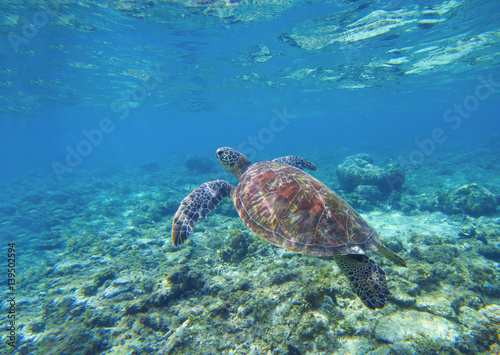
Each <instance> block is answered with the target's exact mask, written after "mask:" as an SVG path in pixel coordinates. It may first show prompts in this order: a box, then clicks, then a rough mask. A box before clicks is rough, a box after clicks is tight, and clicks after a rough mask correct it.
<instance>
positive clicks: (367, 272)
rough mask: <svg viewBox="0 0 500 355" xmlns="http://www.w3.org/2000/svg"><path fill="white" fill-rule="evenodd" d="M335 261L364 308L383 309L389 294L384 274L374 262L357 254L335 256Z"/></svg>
mask: <svg viewBox="0 0 500 355" xmlns="http://www.w3.org/2000/svg"><path fill="white" fill-rule="evenodd" d="M335 261H336V262H337V265H338V266H339V268H340V269H341V270H342V272H343V273H344V274H345V275H346V276H347V278H348V279H349V281H350V282H351V285H352V287H353V288H354V290H355V291H356V294H357V295H358V296H359V298H360V299H361V301H363V303H364V304H365V306H366V307H368V308H370V309H379V308H384V306H385V302H386V301H387V297H388V296H389V293H390V292H389V288H388V286H387V280H386V278H385V272H384V270H382V269H381V268H380V267H379V266H378V265H377V263H376V262H375V261H373V260H371V259H370V258H369V257H367V256H366V255H357V254H348V255H336V256H335Z"/></svg>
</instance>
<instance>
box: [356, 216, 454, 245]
mask: <svg viewBox="0 0 500 355" xmlns="http://www.w3.org/2000/svg"><path fill="white" fill-rule="evenodd" d="M363 217H364V218H366V220H367V221H368V223H370V224H371V225H372V226H373V227H374V228H375V229H376V230H377V231H378V233H379V234H380V236H381V238H382V239H392V238H397V239H401V240H402V241H403V242H405V243H407V242H408V237H409V236H410V235H411V233H418V234H420V235H428V236H432V235H436V236H439V237H443V238H444V237H455V238H458V233H459V231H460V229H461V223H460V222H456V221H452V220H450V219H449V217H448V216H446V215H445V214H444V213H441V212H434V213H430V212H423V213H421V214H419V215H415V216H408V215H405V214H402V213H401V212H396V211H394V212H378V211H373V212H369V213H366V214H363Z"/></svg>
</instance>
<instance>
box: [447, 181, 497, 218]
mask: <svg viewBox="0 0 500 355" xmlns="http://www.w3.org/2000/svg"><path fill="white" fill-rule="evenodd" d="M439 207H440V208H441V210H442V211H443V212H445V213H448V214H457V213H466V214H468V215H471V216H475V217H479V216H484V215H488V214H492V213H493V212H495V211H496V209H497V199H496V196H495V195H494V194H493V193H492V192H490V191H488V190H487V189H485V188H484V187H481V186H479V185H478V184H467V185H464V186H461V187H459V188H458V189H456V190H453V191H450V192H445V193H442V194H441V195H440V196H439Z"/></svg>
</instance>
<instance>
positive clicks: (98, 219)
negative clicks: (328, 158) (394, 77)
mask: <svg viewBox="0 0 500 355" xmlns="http://www.w3.org/2000/svg"><path fill="white" fill-rule="evenodd" d="M171 165H172V166H171V167H169V164H166V168H163V167H161V168H160V169H159V170H156V171H154V172H152V173H151V174H149V173H148V174H145V173H144V170H142V169H136V170H135V171H132V172H130V171H127V172H126V173H120V172H118V173H112V174H110V173H109V172H108V171H105V172H100V171H89V172H88V176H87V177H86V178H83V177H82V178H81V179H77V180H76V182H71V183H68V184H65V183H63V184H62V185H55V184H54V183H53V182H52V181H45V180H43V179H40V178H37V179H36V180H34V181H33V182H31V184H32V185H31V188H30V189H24V187H23V186H22V185H19V186H9V188H8V189H5V190H4V191H2V192H3V196H5V197H4V201H3V202H2V205H1V206H0V224H1V225H2V232H0V238H1V239H2V240H12V239H14V240H19V241H22V243H23V248H22V251H20V253H21V254H20V259H22V260H23V269H22V270H21V271H20V273H19V275H18V279H17V282H18V290H22V292H20V293H19V303H18V304H19V307H20V309H22V312H19V314H18V315H19V319H18V321H19V323H18V324H19V325H20V327H19V328H18V331H17V335H18V342H17V349H16V350H15V352H14V351H12V350H11V349H9V347H8V346H7V345H6V341H5V340H6V339H5V335H4V334H2V342H0V352H2V353H5V354H38V353H40V354H42V353H43V354H60V355H63V354H70V353H75V354H89V355H90V354H107V355H114V354H203V355H204V354H267V353H273V354H281V355H297V354H308V353H309V354H391V353H406V354H467V355H469V354H479V355H483V354H484V355H486V354H490V353H495V352H498V350H496V349H497V348H498V344H500V336H499V332H500V325H499V324H500V322H499V318H500V317H499V314H500V311H499V309H500V308H499V307H498V304H500V296H499V295H500V281H499V280H498V273H499V269H498V262H499V260H500V219H499V216H498V210H497V211H491V212H490V214H489V215H485V216H481V217H477V216H475V215H467V214H464V212H460V214H452V215H447V214H444V213H442V212H440V211H439V209H440V207H439V204H438V205H437V208H436V210H433V211H429V210H426V211H423V208H422V205H423V202H424V201H426V200H429V199H432V198H434V197H435V201H437V197H436V196H439V195H440V192H441V191H445V190H446V189H447V188H450V187H451V186H453V185H451V184H452V183H450V184H449V185H446V184H442V185H440V186H435V187H426V186H427V185H426V186H424V185H419V184H421V183H422V182H426V183H427V181H428V180H426V178H427V176H428V174H429V172H428V171H426V170H422V171H417V172H416V173H415V174H416V176H415V177H412V178H411V179H408V181H407V182H406V183H405V189H401V190H397V191H393V192H391V193H390V195H389V196H388V197H387V199H385V200H382V201H381V200H380V199H381V197H380V196H381V194H382V192H381V191H380V190H379V188H378V187H375V185H373V184H371V185H367V184H361V185H359V186H356V187H355V188H354V189H353V192H352V193H349V194H348V197H349V198H352V199H357V201H358V203H359V204H360V208H361V209H362V210H363V211H362V212H363V213H364V216H365V217H366V219H367V220H368V221H369V222H370V224H372V225H373V226H374V227H375V228H376V229H377V231H379V233H380V236H381V239H382V241H383V242H384V244H385V245H387V246H388V247H389V248H390V249H392V250H394V251H396V252H397V253H398V254H400V255H401V256H402V257H403V258H405V260H407V262H408V268H406V269H404V268H399V267H397V266H394V264H392V263H391V262H389V261H387V260H386V259H384V258H382V257H381V256H380V255H378V254H377V253H370V254H369V256H370V257H371V258H373V259H375V260H376V261H377V263H378V264H380V265H381V266H382V267H383V269H384V270H385V272H386V274H387V279H388V283H389V287H390V290H391V295H390V296H389V299H388V303H387V305H386V307H385V308H384V309H382V310H377V311H369V310H368V309H366V307H364V306H363V305H362V303H361V302H360V300H359V299H358V297H357V296H356V294H355V293H354V292H353V290H352V289H351V287H350V284H349V281H348V279H347V278H346V277H345V276H344V275H342V274H341V273H340V270H339V269H338V267H337V266H336V265H335V263H334V262H333V261H332V260H330V259H329V258H315V257H311V256H307V255H301V254H294V253H292V252H289V251H287V250H285V249H282V248H277V247H275V246H273V245H271V244H269V243H267V242H266V241H264V240H263V239H262V238H259V237H257V236H255V235H253V234H252V233H251V232H250V231H249V230H248V229H246V228H245V227H244V225H243V223H242V222H241V220H240V219H239V217H238V215H237V213H235V212H234V207H233V206H232V205H231V203H230V202H229V201H225V202H224V203H222V204H220V205H219V206H218V207H217V208H216V209H215V210H214V211H213V212H212V215H211V216H210V218H209V219H205V220H202V221H200V222H199V223H198V224H197V226H196V229H195V231H194V232H193V234H192V236H191V237H190V238H189V240H188V241H187V242H186V243H185V244H183V245H182V247H180V248H175V247H173V245H172V242H171V240H170V235H169V231H170V229H171V226H172V224H171V223H172V222H171V221H172V217H173V215H174V213H175V211H176V209H177V206H178V204H179V202H180V201H181V200H182V198H183V197H184V196H185V195H186V194H187V193H188V192H189V191H191V190H192V189H193V188H194V187H196V186H198V185H199V184H200V183H202V182H203V180H204V179H203V177H201V178H200V179H198V180H197V179H196V177H192V176H186V174H185V173H182V172H181V170H182V169H179V167H178V166H175V165H174V164H171ZM433 168H434V167H433ZM334 169H335V167H332V166H330V167H328V166H327V167H326V168H325V169H323V170H324V172H321V171H319V172H318V173H323V174H325V176H326V177H327V175H328V174H330V175H331V174H332V173H333V171H334ZM194 175H195V176H196V174H194ZM447 176H449V175H447ZM321 179H323V177H321ZM488 180H489V184H490V185H485V186H488V189H489V190H490V191H495V185H494V184H496V182H495V180H494V179H493V178H491V176H490V177H488ZM477 181H478V184H479V183H481V184H485V181H482V180H477ZM429 186H430V185H429ZM491 186H493V187H491ZM32 191H38V192H37V193H36V194H31V193H30V192H32ZM466 191H468V194H467V195H464V196H468V195H470V194H471V193H472V192H474V191H479V190H478V189H477V188H475V187H469V188H468V189H467V190H466ZM26 196H28V197H26ZM356 196H358V197H356ZM382 196H383V195H382ZM363 201H365V202H363ZM465 205H466V204H463V205H461V206H465ZM40 216H42V218H45V221H44V222H43V225H36V222H33V221H36V220H37V218H40ZM20 217H30V218H31V219H30V220H28V219H26V218H20ZM35 229H36V230H40V232H35V231H34V230H35ZM5 307H7V305H6V303H5V302H4V303H2V310H4V311H5V310H6V308H5ZM6 314H7V313H6V312H1V313H0V320H1V321H2V322H7V318H6Z"/></svg>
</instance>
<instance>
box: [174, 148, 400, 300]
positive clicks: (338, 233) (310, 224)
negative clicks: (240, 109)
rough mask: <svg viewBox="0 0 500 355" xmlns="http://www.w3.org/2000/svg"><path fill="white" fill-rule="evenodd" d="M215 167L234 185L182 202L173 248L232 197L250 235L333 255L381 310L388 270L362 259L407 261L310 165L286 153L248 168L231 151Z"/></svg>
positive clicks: (210, 185)
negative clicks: (232, 177) (233, 179)
mask: <svg viewBox="0 0 500 355" xmlns="http://www.w3.org/2000/svg"><path fill="white" fill-rule="evenodd" d="M215 156H216V157H217V159H218V160H219V162H220V164H221V165H222V166H223V167H224V168H225V169H226V170H227V171H228V172H230V173H232V174H234V175H235V176H236V178H237V179H238V181H239V184H238V186H236V187H235V186H233V185H231V184H230V183H229V182H226V181H224V180H215V181H210V182H206V183H204V184H202V185H200V186H199V187H198V188H196V189H195V190H194V191H193V192H192V193H191V194H189V195H188V196H187V197H186V198H184V200H182V202H181V205H180V207H179V209H178V210H177V213H176V214H175V217H174V221H173V226H172V241H173V243H174V245H175V246H179V245H181V244H182V243H183V242H185V241H186V239H187V237H188V236H189V234H190V233H191V231H192V229H193V227H194V226H195V224H196V223H197V222H198V221H199V220H200V219H203V218H205V217H206V216H207V215H208V213H209V212H210V211H211V210H212V209H213V208H214V207H215V206H216V205H217V204H218V203H219V202H221V201H222V199H223V198H225V197H229V198H230V199H231V201H232V203H233V205H234V207H235V208H236V210H237V211H238V213H239V215H240V217H241V219H242V220H243V222H244V223H245V224H246V225H247V227H248V228H250V230H251V231H252V232H254V233H255V234H257V235H259V236H261V237H262V238H264V239H266V240H267V241H269V242H270V243H272V244H274V245H277V246H280V247H283V248H286V249H289V250H291V251H294V252H298V253H303V254H309V255H314V256H319V257H321V256H329V255H333V256H334V260H335V261H336V262H337V264H338V266H339V267H340V269H341V270H342V272H344V273H345V274H346V276H347V277H348V279H349V280H350V282H351V285H352V287H353V288H354V289H355V291H356V293H357V294H358V296H359V297H360V298H361V300H362V301H363V303H364V304H365V305H366V306H367V307H368V308H370V309H377V308H383V307H384V306H385V303H386V300H387V297H388V296H389V289H388V286H387V281H386V278H385V272H384V271H383V270H382V269H381V268H380V267H379V266H378V265H377V264H376V263H375V261H373V260H372V259H370V258H368V257H367V256H366V255H365V251H366V250H375V251H377V250H378V251H379V252H380V253H381V254H382V255H383V256H385V257H386V258H388V259H390V260H391V261H392V262H394V263H395V264H396V265H399V266H403V267H405V266H406V262H405V261H404V260H403V259H402V258H401V257H399V256H398V255H397V254H396V253H394V252H393V251H391V250H389V249H388V248H386V247H385V246H384V245H383V244H382V243H381V242H380V239H379V236H378V234H377V232H376V231H375V229H373V227H371V226H370V225H369V224H368V223H367V222H366V221H365V220H364V219H363V218H362V217H361V216H360V215H359V214H358V213H357V212H356V211H355V210H354V209H353V208H352V207H351V206H349V205H348V204H347V203H346V202H345V201H344V200H343V199H342V198H340V196H339V195H337V194H336V193H335V192H333V191H332V190H331V189H330V188H328V187H327V186H326V185H325V184H323V183H322V182H320V181H319V180H317V179H316V178H314V177H312V176H311V175H309V174H308V173H306V172H305V171H304V170H305V169H307V170H313V171H315V170H317V168H316V166H315V165H314V164H313V163H311V162H310V161H308V160H306V159H303V158H300V157H296V156H288V157H283V158H277V159H274V160H272V161H264V162H260V163H255V164H252V163H250V161H249V160H248V158H247V157H246V156H245V155H244V154H242V153H240V152H238V151H237V150H235V149H232V148H228V147H224V148H219V149H218V150H217V152H216V154H215Z"/></svg>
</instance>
